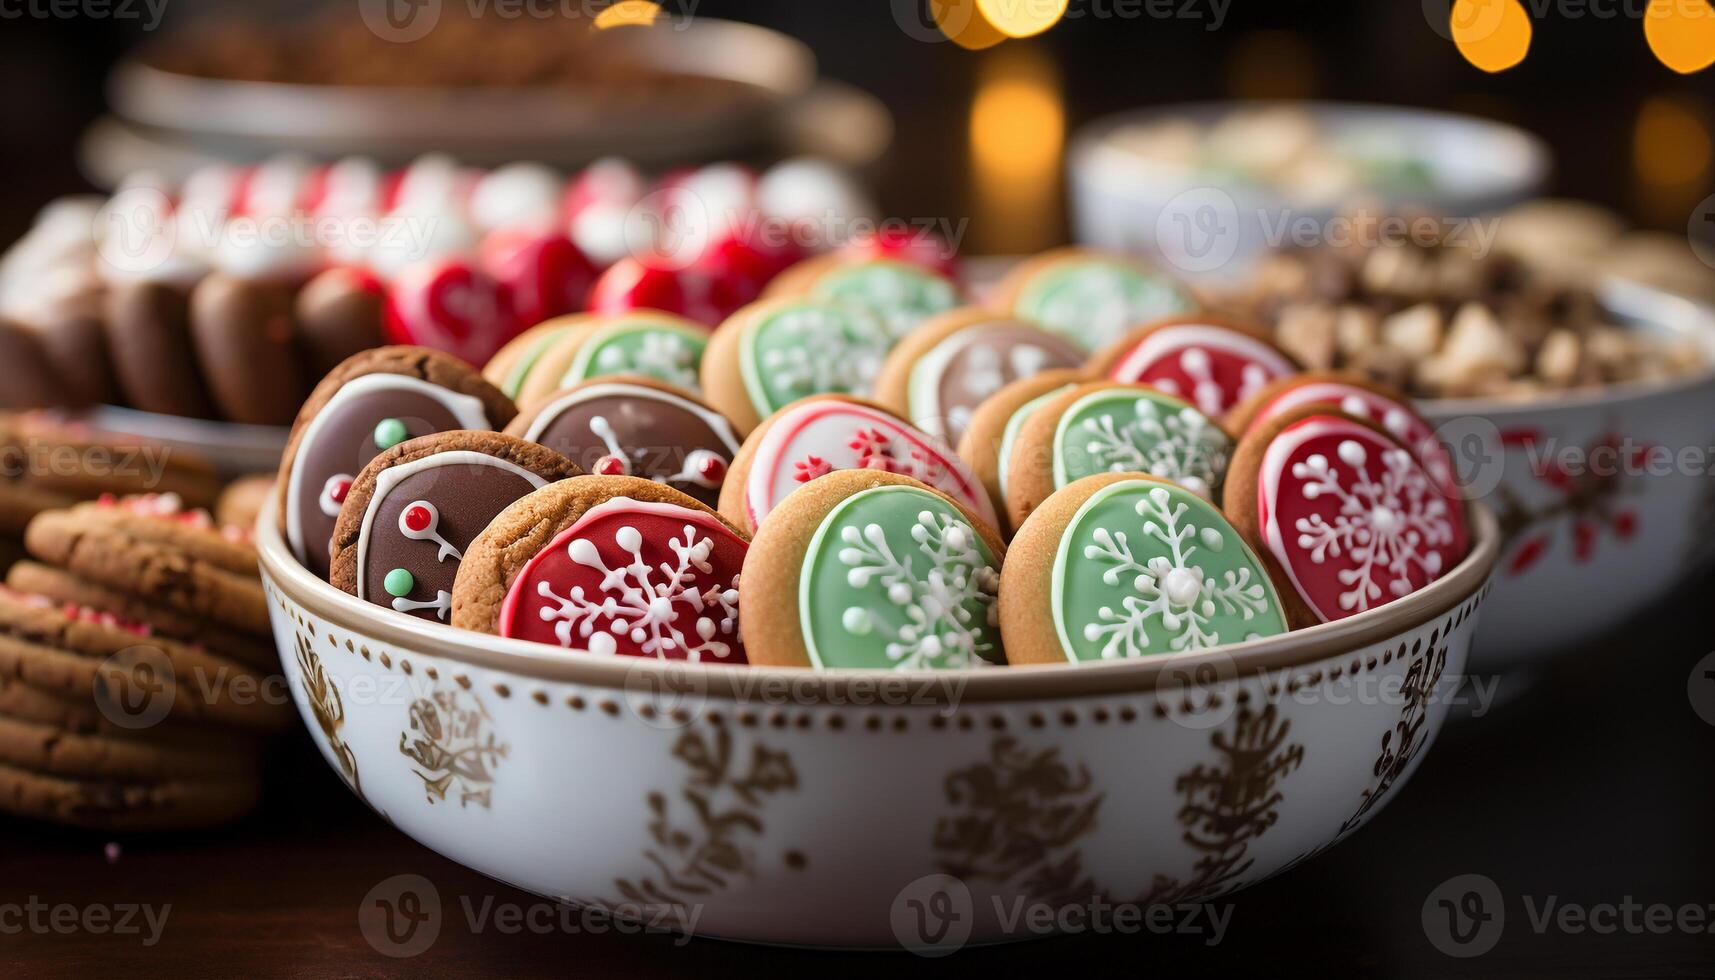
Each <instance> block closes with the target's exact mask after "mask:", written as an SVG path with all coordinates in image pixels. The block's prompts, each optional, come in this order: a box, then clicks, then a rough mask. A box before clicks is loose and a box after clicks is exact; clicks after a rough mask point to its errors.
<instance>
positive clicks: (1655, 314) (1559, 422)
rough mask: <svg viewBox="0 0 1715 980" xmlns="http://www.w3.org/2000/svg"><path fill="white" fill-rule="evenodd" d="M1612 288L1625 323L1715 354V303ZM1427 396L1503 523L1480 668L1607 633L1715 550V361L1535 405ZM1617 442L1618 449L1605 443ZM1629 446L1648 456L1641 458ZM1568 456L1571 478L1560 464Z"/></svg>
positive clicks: (1604, 292)
mask: <svg viewBox="0 0 1715 980" xmlns="http://www.w3.org/2000/svg"><path fill="white" fill-rule="evenodd" d="M1600 297H1601V300H1602V302H1603V305H1604V306H1605V307H1606V308H1607V309H1608V311H1609V312H1610V314H1612V316H1613V317H1614V318H1615V319H1616V320H1617V321H1618V322H1620V323H1623V324H1628V325H1631V326H1633V327H1634V328H1636V329H1639V330H1645V331H1649V332H1652V333H1656V334H1660V335H1663V336H1667V337H1678V338H1688V339H1690V340H1691V341H1693V342H1694V343H1696V344H1697V345H1698V346H1699V347H1700V348H1701V349H1702V350H1703V351H1704V352H1705V354H1706V355H1707V356H1708V357H1709V358H1710V363H1711V364H1715V310H1711V309H1710V308H1708V307H1705V306H1702V305H1700V304H1698V303H1696V302H1693V301H1691V300H1688V299H1685V298H1683V297H1680V296H1676V295H1674V294H1671V293H1666V292H1663V291H1661V290H1657V289H1654V288H1651V287H1647V286H1641V285H1638V284H1636V283H1631V282H1625V281H1619V280H1615V281H1611V282H1609V283H1606V284H1605V285H1604V286H1603V287H1602V289H1601V292H1600ZM1420 407H1421V408H1422V410H1423V412H1424V414H1425V415H1426V416H1428V417H1429V419H1430V420H1431V421H1432V422H1434V423H1435V424H1436V425H1437V426H1438V427H1439V428H1440V431H1441V433H1442V435H1443V437H1444V439H1445V440H1446V441H1447V442H1448V443H1449V448H1450V449H1451V451H1452V452H1453V455H1454V457H1455V462H1456V463H1457V464H1458V465H1459V467H1460V469H1461V471H1462V476H1463V477H1464V478H1465V482H1466V484H1467V487H1468V489H1469V492H1470V495H1471V496H1473V497H1475V498H1477V499H1480V500H1482V501H1484V502H1485V503H1486V504H1488V505H1489V507H1490V508H1491V509H1493V510H1494V511H1495V513H1496V515H1497V516H1498V518H1499V520H1500V525H1501V531H1502V537H1503V542H1502V549H1501V559H1500V562H1499V564H1498V566H1497V568H1496V570H1495V584H1494V594H1493V595H1492V596H1491V597H1490V599H1489V602H1488V604H1487V608H1486V609H1485V610H1484V614H1483V629H1482V631H1481V632H1480V634H1479V635H1478V637H1477V643H1476V648H1475V650H1474V651H1473V653H1472V657H1471V666H1470V672H1471V673H1473V674H1483V673H1490V672H1496V671H1501V670H1507V669H1511V668H1515V667H1526V668H1528V667H1529V666H1531V665H1532V663H1533V662H1535V661H1538V660H1540V659H1542V658H1545V657H1547V656H1549V655H1552V654H1553V653H1554V652H1556V651H1558V650H1565V649H1567V648H1570V647H1573V646H1576V645H1577V644H1579V643H1583V642H1589V641H1591V640H1593V639H1596V638H1598V637H1600V636H1601V635H1602V634H1603V633H1605V632H1607V631H1610V630H1612V629H1614V628H1615V627H1618V626H1620V625H1622V624H1624V623H1625V622H1626V621H1627V620H1630V619H1632V618H1633V617H1635V616H1637V615H1639V614H1640V613H1642V612H1644V611H1645V610H1647V609H1648V608H1649V606H1650V605H1651V604H1652V603H1653V602H1656V601H1657V600H1660V599H1662V598H1665V597H1666V596H1667V595H1669V594H1670V593H1671V592H1672V591H1673V589H1674V587H1675V586H1677V585H1678V584H1679V583H1681V582H1683V581H1685V580H1686V579H1687V578H1688V577H1689V576H1690V575H1691V574H1692V573H1694V572H1696V571H1697V570H1699V569H1700V568H1701V567H1702V566H1703V564H1704V563H1705V561H1706V559H1707V558H1708V557H1709V555H1710V553H1711V549H1712V548H1715V370H1711V371H1706V372H1704V373H1702V374H1700V375H1696V376H1692V377H1687V378H1684V379H1680V380H1675V381H1672V382H1668V383H1652V384H1630V385H1617V386H1614V387H1610V388H1605V389H1602V390H1599V391H1593V392H1579V393H1574V394H1569V395H1564V396H1560V397H1555V398H1548V399H1543V400H1539V401H1532V402H1525V403H1512V402H1496V401H1478V400H1464V399H1460V400H1442V401H1429V402H1424V403H1422V404H1421V405H1420ZM1610 444H1613V445H1615V447H1616V450H1617V451H1615V452H1611V453H1610V452H1609V451H1608V450H1605V449H1602V448H1600V447H1603V446H1605V445H1610ZM1628 448H1630V449H1635V450H1636V451H1638V452H1643V453H1647V454H1648V455H1647V456H1646V457H1645V458H1644V459H1643V460H1642V461H1641V462H1639V461H1637V460H1631V461H1628V460H1626V459H1624V458H1623V455H1625V454H1626V452H1625V451H1626V450H1627V449H1628ZM1610 457H1611V458H1610ZM1556 463H1560V464H1564V465H1560V466H1556V465H1554V464H1556ZM1568 467H1570V468H1571V469H1572V470H1573V471H1574V472H1573V473H1572V474H1571V475H1570V477H1562V476H1559V475H1557V474H1556V472H1555V471H1556V470H1557V469H1566V468H1568ZM1580 469H1581V470H1582V471H1583V472H1582V473H1579V472H1577V471H1578V470H1580ZM1580 528H1584V529H1583V530H1581V529H1580Z"/></svg>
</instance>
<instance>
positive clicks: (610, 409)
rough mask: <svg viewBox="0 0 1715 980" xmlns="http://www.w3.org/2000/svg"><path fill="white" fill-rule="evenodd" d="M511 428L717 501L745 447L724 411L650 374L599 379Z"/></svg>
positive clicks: (592, 465)
mask: <svg viewBox="0 0 1715 980" xmlns="http://www.w3.org/2000/svg"><path fill="white" fill-rule="evenodd" d="M506 432H507V434H508V435H515V436H517V437H519V438H520V439H525V440H527V441H529V442H534V443H539V444H541V445H544V446H547V447H548V448H549V449H552V450H554V451H555V452H557V453H559V454H560V455H562V456H565V457H566V458H567V459H570V460H571V461H572V462H574V463H577V464H578V465H579V466H580V467H582V468H583V469H584V470H585V471H587V472H590V473H594V474H597V475H601V476H640V477H643V478H644V479H647V480H654V481H656V482H657V483H665V484H667V485H668V486H670V487H673V488H674V489H676V490H681V491H683V492H685V493H688V494H690V495H691V496H693V497H695V498H697V499H698V500H699V501H701V502H703V503H705V504H707V505H709V506H710V507H713V506H715V505H716V503H717V502H718V501H719V499H720V490H721V483H722V481H724V480H725V479H726V474H727V469H728V468H729V467H730V466H731V465H732V460H733V457H734V456H736V455H737V454H738V447H739V438H738V434H737V433H736V432H734V431H733V427H732V423H731V422H728V421H727V420H726V419H725V418H724V417H722V416H721V414H720V413H719V412H716V411H715V410H714V409H712V408H710V407H708V406H707V405H705V404H703V403H702V402H701V401H699V400H698V399H696V398H694V397H692V396H691V395H690V394H688V393H686V392H683V391H680V390H678V389H676V388H674V387H672V386H671V385H666V384H662V383H661V382H659V381H654V380H652V379H649V378H641V377H626V376H620V377H614V378H596V379H593V380H590V381H584V382H581V383H579V384H576V385H573V386H572V387H570V388H566V389H564V390H562V391H559V392H555V393H554V394H551V395H549V396H547V397H546V398H544V399H542V400H541V401H540V402H538V403H536V404H535V405H533V406H531V407H528V408H526V409H525V410H524V411H523V413H521V414H520V415H519V416H518V417H517V418H515V419H513V420H512V424H511V425H508V426H507V427H506Z"/></svg>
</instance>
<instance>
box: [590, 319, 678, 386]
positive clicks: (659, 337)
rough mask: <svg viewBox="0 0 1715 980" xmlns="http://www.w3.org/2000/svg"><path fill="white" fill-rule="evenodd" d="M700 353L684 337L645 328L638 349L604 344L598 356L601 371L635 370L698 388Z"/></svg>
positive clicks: (598, 367) (629, 371) (628, 371)
mask: <svg viewBox="0 0 1715 980" xmlns="http://www.w3.org/2000/svg"><path fill="white" fill-rule="evenodd" d="M700 360H701V352H700V351H698V350H697V348H696V347H695V346H694V345H693V344H692V343H691V342H690V341H689V340H686V339H685V338H684V337H681V336H679V335H678V334H674V333H667V332H665V331H660V330H650V331H646V332H645V333H644V334H643V336H642V338H641V339H640V340H639V342H638V345H637V349H636V350H635V351H627V350H625V349H624V348H622V347H620V346H619V345H617V344H609V345H607V346H606V347H603V348H602V349H601V351H600V352H599V353H597V354H596V357H595V365H596V369H597V370H598V371H599V372H600V373H602V374H625V373H631V372H635V373H638V374H644V375H648V376H649V377H651V378H659V379H661V380H662V381H666V382H669V383H670V384H676V385H678V386H680V387H681V388H687V389H689V390H691V391H696V390H697V368H698V365H699V362H700Z"/></svg>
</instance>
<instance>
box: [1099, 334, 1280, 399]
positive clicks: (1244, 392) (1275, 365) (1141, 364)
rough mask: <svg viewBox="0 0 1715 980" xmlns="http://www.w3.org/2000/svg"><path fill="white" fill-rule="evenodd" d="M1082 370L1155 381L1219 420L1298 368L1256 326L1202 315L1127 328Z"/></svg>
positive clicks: (1103, 374) (1109, 376)
mask: <svg viewBox="0 0 1715 980" xmlns="http://www.w3.org/2000/svg"><path fill="white" fill-rule="evenodd" d="M1085 369H1086V370H1088V371H1089V372H1090V374H1091V375H1093V376H1095V377H1101V378H1111V379H1112V380H1114V381H1141V382H1143V383H1144V384H1147V385H1153V386H1155V387H1157V388H1160V389H1161V390H1162V391H1165V392H1167V393H1168V394H1170V395H1177V396H1179V397H1180V398H1183V399H1185V400H1186V401H1188V402H1190V403H1191V404H1193V405H1195V406H1197V410H1198V411H1200V412H1202V413H1203V414H1204V415H1207V416H1209V417H1210V418H1217V419H1218V418H1224V417H1225V416H1226V414H1227V413H1228V412H1229V411H1231V410H1232V408H1233V406H1235V405H1237V404H1238V403H1239V402H1242V401H1244V400H1245V399H1246V398H1249V397H1250V396H1252V395H1254V394H1256V393H1257V392H1258V391H1261V390H1262V388H1263V386H1264V385H1266V384H1268V383H1269V382H1270V381H1274V380H1277V379H1279V378H1284V377H1287V376H1289V375H1293V374H1297V373H1298V372H1299V371H1300V370H1302V368H1301V367H1300V366H1299V364H1298V362H1297V361H1294V360H1293V359H1292V356H1291V355H1289V354H1287V353H1286V352H1285V351H1283V350H1281V349H1280V348H1278V347H1276V346H1275V345H1274V344H1273V343H1272V342H1271V341H1269V340H1267V339H1266V338H1264V337H1263V336H1262V334H1261V333H1259V332H1258V331H1255V330H1252V329H1251V328H1249V327H1244V326H1240V325H1238V324H1236V323H1230V322H1226V321H1223V320H1220V319H1217V318H1215V317H1211V316H1208V315H1205V314H1194V315H1191V316H1183V317H1170V318H1168V319H1165V320H1156V321H1154V322H1152V323H1149V324H1146V325H1144V326H1141V327H1138V328H1136V329H1134V330H1130V331H1128V332H1127V333H1126V334H1125V336H1123V337H1121V338H1120V339H1119V340H1116V341H1115V342H1114V343H1112V344H1110V345H1108V346H1107V347H1105V348H1103V349H1102V350H1101V351H1100V352H1099V353H1097V354H1096V355H1095V356H1094V357H1092V358H1090V362H1089V364H1087V365H1085Z"/></svg>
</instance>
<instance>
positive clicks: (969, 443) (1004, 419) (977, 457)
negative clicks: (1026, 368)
mask: <svg viewBox="0 0 1715 980" xmlns="http://www.w3.org/2000/svg"><path fill="white" fill-rule="evenodd" d="M1083 378H1084V375H1083V372H1082V371H1076V370H1072V369H1070V368H1065V369H1061V370H1056V371H1044V372H1042V373H1041V374H1038V375H1037V376H1036V377H1034V378H1025V379H1023V380H1020V381H1014V382H1012V383H1011V384H1009V385H1007V386H1005V387H1004V388H1002V389H1000V390H999V391H997V392H995V393H994V394H993V395H990V396H989V397H988V398H986V399H984V400H983V403H982V404H981V405H978V406H977V408H976V411H974V412H972V413H971V422H970V425H969V427H967V428H966V429H965V435H964V438H962V439H960V440H959V445H958V450H959V458H960V459H962V460H964V461H965V463H966V465H968V466H970V468H971V472H973V473H975V474H976V475H977V479H979V480H981V481H982V483H983V489H984V490H986V491H988V495H989V500H990V501H991V502H992V503H993V504H994V509H995V512H996V513H998V514H999V515H1000V516H1001V519H1002V521H1003V522H1004V520H1005V518H1006V490H1007V482H1006V481H1007V464H1008V461H1009V458H1010V455H1011V450H1012V443H1014V442H1016V441H1017V438H1018V432H1019V430H1020V429H1021V428H1023V425H1024V420H1025V419H1026V418H1028V417H1029V414H1030V411H1031V410H1032V409H1034V408H1036V407H1038V406H1040V405H1041V404H1042V402H1044V401H1046V400H1048V399H1049V398H1050V397H1052V396H1053V395H1054V394H1055V393H1056V392H1059V391H1062V390H1064V389H1066V388H1070V387H1071V386H1073V385H1075V384H1077V383H1078V382H1080V381H1082V380H1083ZM1000 530H1001V531H1002V532H1004V533H1009V534H1010V533H1011V531H1013V530H1014V529H1013V528H1012V527H1010V526H1008V527H1002V528H1000Z"/></svg>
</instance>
